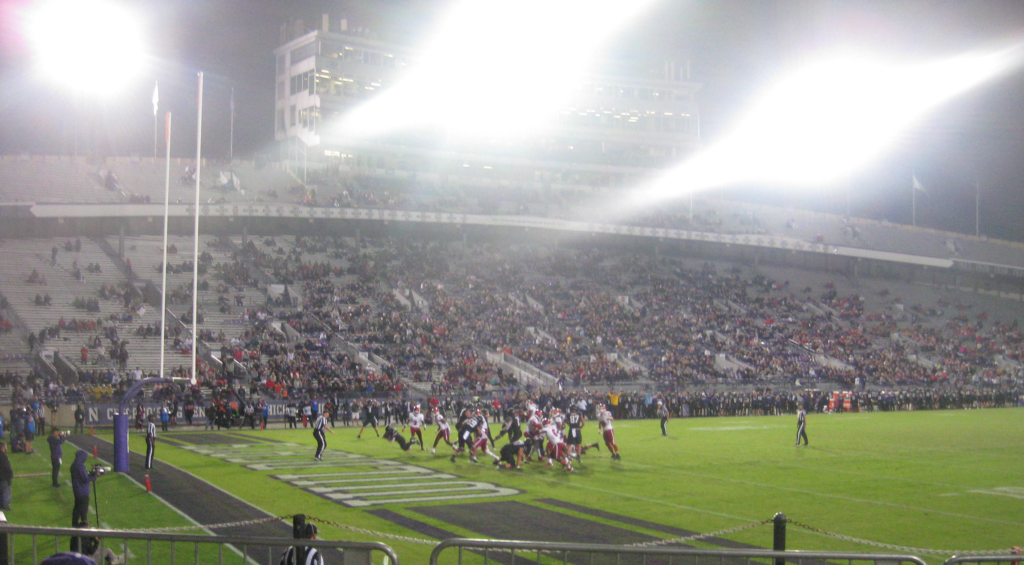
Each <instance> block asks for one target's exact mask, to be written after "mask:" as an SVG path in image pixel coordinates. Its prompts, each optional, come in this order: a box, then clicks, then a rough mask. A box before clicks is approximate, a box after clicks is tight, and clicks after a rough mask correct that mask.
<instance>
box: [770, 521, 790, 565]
mask: <svg viewBox="0 0 1024 565" xmlns="http://www.w3.org/2000/svg"><path fill="white" fill-rule="evenodd" d="M786 522H787V520H786V515H785V514H783V513H782V512H779V513H778V514H776V515H775V516H774V517H772V525H773V526H774V528H773V529H774V535H773V537H772V550H773V551H786ZM775 565H786V560H785V559H784V558H782V557H776V558H775Z"/></svg>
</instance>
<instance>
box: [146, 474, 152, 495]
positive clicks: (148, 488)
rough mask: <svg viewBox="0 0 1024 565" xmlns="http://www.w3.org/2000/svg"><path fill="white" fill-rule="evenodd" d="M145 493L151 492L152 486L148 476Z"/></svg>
mask: <svg viewBox="0 0 1024 565" xmlns="http://www.w3.org/2000/svg"><path fill="white" fill-rule="evenodd" d="M146 492H153V485H152V483H150V482H149V475H146Z"/></svg>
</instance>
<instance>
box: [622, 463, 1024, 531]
mask: <svg viewBox="0 0 1024 565" xmlns="http://www.w3.org/2000/svg"><path fill="white" fill-rule="evenodd" d="M622 465H627V466H628V465H632V466H636V467H645V468H648V469H657V470H660V471H664V472H669V473H676V474H680V475H686V476H689V477H697V478H701V479H709V480H719V481H724V482H732V483H739V484H745V485H750V486H756V487H759V488H769V489H775V490H781V491H786V492H795V493H799V494H807V495H811V496H822V497H825V498H834V499H837V500H846V501H849V502H857V503H861V504H875V505H879V506H887V507H890V508H899V509H902V510H914V511H918V512H932V513H935V514H941V515H943V516H952V517H955V518H966V519H969V520H978V521H982V522H993V523H996V524H1002V525H1005V526H1024V522H1012V521H1008V520H997V519H995V518H987V517H984V516H971V515H969V514H960V513H957V512H946V511H943V510H934V509H931V508H921V507H918V506H910V505H907V504H896V503H893V502H882V501H878V500H871V499H866V498H856V497H852V496H842V495H838V494H829V493H823V492H815V491H810V490H804V489H799V488H794V487H783V486H779V485H773V484H768V483H759V482H756V481H747V480H743V479H730V478H726V477H716V476H711V475H702V474H700V473H692V472H689V471H681V470H679V469H675V468H672V467H658V466H656V465H645V464H643V463H633V462H626V463H622Z"/></svg>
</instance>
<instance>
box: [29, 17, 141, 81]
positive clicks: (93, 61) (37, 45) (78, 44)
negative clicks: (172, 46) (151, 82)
mask: <svg viewBox="0 0 1024 565" xmlns="http://www.w3.org/2000/svg"><path fill="white" fill-rule="evenodd" d="M25 26H26V30H25V32H26V35H27V37H28V39H29V41H30V42H31V44H32V46H33V50H34V52H35V56H36V67H37V69H38V70H39V72H41V73H42V74H43V75H44V76H45V77H46V78H48V79H50V80H52V81H55V82H59V83H61V84H63V85H65V86H67V87H69V88H71V89H73V90H75V91H78V92H81V93H84V94H92V95H111V94H115V93H117V92H118V91H119V90H121V89H122V88H124V87H125V86H127V85H128V84H129V83H130V82H131V81H132V80H133V79H134V78H135V77H137V76H138V74H139V72H140V71H141V70H142V67H143V62H144V59H145V57H144V54H143V51H144V50H143V45H144V42H143V39H142V37H143V29H142V25H141V23H140V22H139V21H138V20H137V18H135V17H134V16H133V15H132V14H131V13H130V12H129V11H127V10H126V9H124V8H123V7H121V6H119V5H117V4H114V3H113V2H109V1H106V0H47V1H45V2H41V3H39V4H37V5H36V6H35V7H34V8H33V9H32V11H31V12H30V13H29V14H28V15H27V17H26V21H25Z"/></svg>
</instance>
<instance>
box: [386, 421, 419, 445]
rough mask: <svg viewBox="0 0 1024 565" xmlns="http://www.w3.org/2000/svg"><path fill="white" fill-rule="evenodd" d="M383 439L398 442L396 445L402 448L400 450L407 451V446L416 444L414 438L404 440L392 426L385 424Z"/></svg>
mask: <svg viewBox="0 0 1024 565" xmlns="http://www.w3.org/2000/svg"><path fill="white" fill-rule="evenodd" d="M384 439H386V440H388V441H390V442H394V443H397V444H398V447H401V448H402V451H409V448H410V447H412V446H414V445H416V440H415V439H413V440H412V441H405V437H404V436H403V435H402V434H400V433H398V432H396V431H395V427H394V426H387V427H386V428H384Z"/></svg>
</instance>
